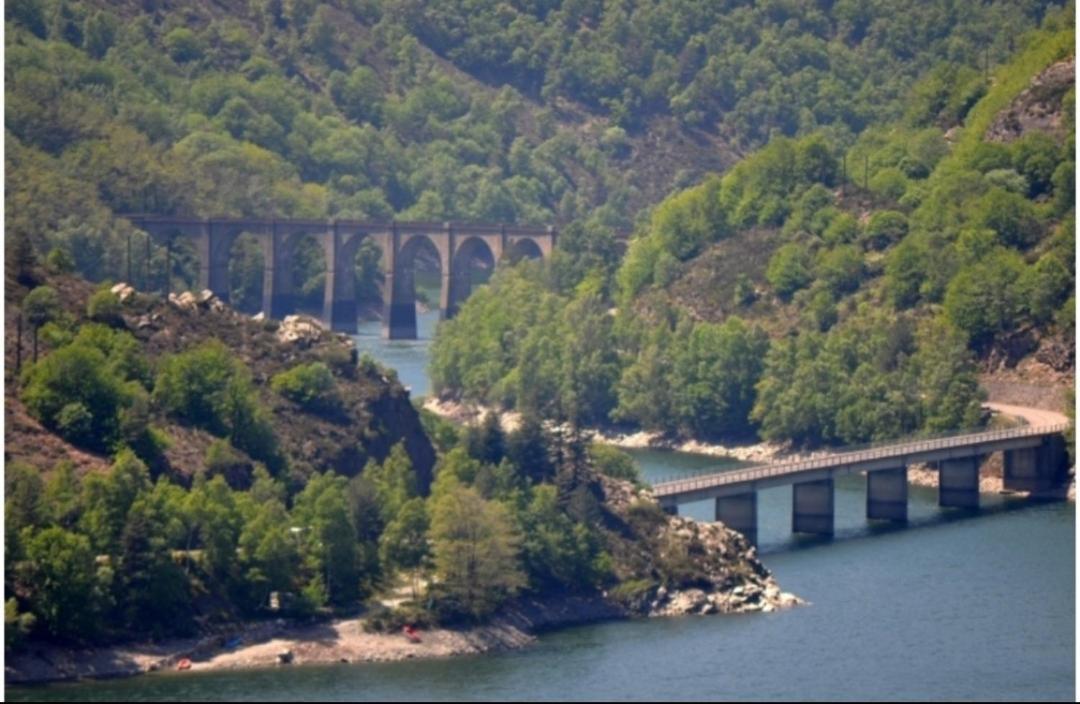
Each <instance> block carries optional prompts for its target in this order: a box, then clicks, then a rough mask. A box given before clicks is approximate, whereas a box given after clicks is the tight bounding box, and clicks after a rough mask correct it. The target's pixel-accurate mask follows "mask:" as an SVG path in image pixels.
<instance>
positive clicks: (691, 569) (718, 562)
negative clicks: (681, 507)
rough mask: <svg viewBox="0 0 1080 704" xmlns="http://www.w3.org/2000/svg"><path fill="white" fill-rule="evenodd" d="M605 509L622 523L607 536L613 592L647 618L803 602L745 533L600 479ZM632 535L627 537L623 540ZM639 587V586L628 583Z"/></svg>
mask: <svg viewBox="0 0 1080 704" xmlns="http://www.w3.org/2000/svg"><path fill="white" fill-rule="evenodd" d="M601 485H602V487H603V494H604V508H605V509H606V510H608V511H610V512H611V514H613V515H614V516H616V517H618V519H619V520H620V521H622V525H621V526H620V529H621V530H620V531H618V532H617V533H613V534H610V535H609V544H608V549H609V550H610V551H611V552H612V554H613V555H614V557H615V561H616V572H617V573H618V576H619V578H620V581H621V582H622V586H620V587H617V588H615V589H612V590H611V591H610V592H609V597H610V598H612V599H615V600H617V601H620V602H621V603H622V604H623V606H624V607H625V608H627V610H628V611H629V612H630V613H635V614H639V615H648V616H674V615H683V614H726V613H740V612H748V611H764V612H769V611H775V610H777V609H782V608H788V607H791V606H795V605H798V604H801V603H803V602H802V600H800V599H799V598H798V597H797V596H795V595H793V594H789V593H786V592H783V591H781V590H780V586H779V585H778V584H777V583H776V579H775V578H774V577H773V576H772V574H771V573H770V572H769V570H768V569H766V567H765V565H763V564H762V563H761V561H760V560H759V559H758V557H757V550H756V548H754V546H753V545H751V544H750V543H749V541H747V539H746V537H745V536H743V535H742V534H741V533H739V532H737V531H734V530H731V529H730V528H728V527H727V526H725V525H723V524H722V523H702V522H699V521H695V520H693V519H690V518H684V517H681V516H669V515H667V514H665V513H664V512H663V511H661V509H660V507H659V505H658V504H657V503H656V501H655V499H653V497H652V495H651V494H650V493H649V492H648V491H647V490H645V489H638V488H635V487H634V486H633V485H632V484H630V483H629V482H625V481H621V480H616V479H611V478H609V477H602V478H601ZM627 535H630V536H632V537H631V539H630V540H629V541H627V542H623V539H622V538H621V537H617V536H627ZM628 587H634V588H628Z"/></svg>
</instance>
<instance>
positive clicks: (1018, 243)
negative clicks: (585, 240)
mask: <svg viewBox="0 0 1080 704" xmlns="http://www.w3.org/2000/svg"><path fill="white" fill-rule="evenodd" d="M837 7H839V5H838V6H837ZM1070 12H1071V10H1069V11H1065V12H1061V13H1055V14H1053V15H1051V16H1048V17H1047V19H1046V20H1045V21H1044V23H1043V28H1042V29H1041V30H1039V31H1037V32H1032V33H1029V34H1026V35H1024V36H1021V37H1017V38H1016V39H1015V41H1016V52H1015V53H1014V54H1013V55H1012V57H1011V58H1010V59H1009V61H1008V62H1007V63H1005V64H1004V65H1001V66H998V67H995V68H993V69H992V70H990V71H989V72H988V73H984V72H983V71H982V70H980V68H981V67H978V66H974V65H964V64H962V63H957V62H942V63H938V64H936V65H934V66H933V67H931V69H930V70H929V71H927V72H926V74H925V75H923V76H922V77H921V78H920V79H919V81H918V82H916V83H915V84H914V85H913V86H912V87H911V90H910V92H909V93H908V94H907V98H906V99H905V101H904V105H905V107H904V113H903V115H902V116H900V117H899V118H898V119H896V120H893V121H887V122H882V123H877V124H873V125H870V126H868V127H867V128H866V129H864V130H863V131H862V132H861V133H860V134H858V135H857V136H855V137H850V138H849V137H843V136H840V135H838V134H837V133H836V132H835V131H833V130H828V129H819V130H813V131H810V132H808V133H806V134H800V135H798V136H796V137H795V138H793V139H789V138H786V137H783V136H774V137H773V138H772V139H771V140H770V141H769V142H768V144H767V145H766V146H764V147H763V148H762V149H760V150H758V151H756V152H754V153H753V154H751V155H750V156H748V157H747V158H746V159H744V160H742V161H741V162H740V163H739V164H738V165H736V166H735V167H734V168H733V169H732V170H731V171H730V172H728V173H727V174H725V175H723V176H719V175H716V176H710V177H708V178H706V179H705V180H704V181H703V182H702V183H701V184H700V185H698V186H695V187H693V188H691V189H686V190H683V191H680V192H676V193H675V194H673V195H672V196H670V197H669V198H667V199H666V200H665V201H663V202H662V203H660V204H659V205H658V206H656V207H655V208H654V209H652V211H651V214H650V219H649V221H648V223H647V224H645V225H643V226H642V227H641V228H639V234H638V236H637V237H636V238H635V239H634V240H633V242H632V243H631V246H630V250H629V252H628V254H627V255H626V257H625V259H624V260H623V261H622V262H621V264H618V265H617V269H616V265H615V264H614V263H612V262H610V261H603V260H598V261H596V262H595V263H594V264H593V265H592V266H591V267H588V268H585V269H579V270H578V272H577V275H576V276H567V275H566V272H565V271H563V270H561V269H560V268H559V267H558V266H556V267H549V268H547V269H540V268H535V269H532V270H523V269H519V270H517V271H515V272H507V273H505V274H503V275H501V276H496V279H495V281H494V284H493V286H492V287H491V289H490V290H489V291H486V292H482V293H480V294H478V295H477V296H476V297H475V298H474V299H473V300H470V301H469V302H468V303H467V304H466V305H465V306H464V307H463V309H462V311H461V314H460V316H459V318H458V319H456V320H454V321H451V322H450V323H448V324H446V325H445V326H443V327H441V328H440V330H439V334H438V339H437V341H436V345H435V350H434V353H433V366H432V372H433V376H434V380H435V384H436V387H437V389H439V390H440V391H441V392H442V393H444V394H449V395H454V396H461V397H464V398H466V399H471V400H477V401H482V402H486V403H492V404H496V405H502V406H508V407H516V408H521V409H526V410H535V411H539V412H542V413H545V414H548V415H551V416H555V417H560V418H566V419H569V420H571V421H573V422H576V423H579V424H587V425H590V424H609V423H612V422H622V423H626V424H629V425H631V426H637V427H643V428H647V429H652V430H661V431H665V432H669V433H675V434H681V435H690V436H696V437H710V436H711V437H733V436H735V437H739V436H742V437H753V436H754V435H758V436H761V437H763V438H766V439H772V440H795V441H797V442H800V443H807V444H818V443H855V442H863V441H871V440H880V439H886V438H890V437H897V436H901V435H907V434H911V433H918V432H923V433H934V432H942V431H950V430H956V429H962V428H969V427H974V426H977V425H978V424H979V423H980V422H981V417H980V415H981V414H980V412H979V402H980V399H981V392H980V390H979V387H978V383H977V377H976V372H977V371H978V368H979V365H980V364H982V365H987V364H989V363H990V361H991V360H997V361H998V362H1002V360H1004V362H1005V363H1008V362H1011V363H1015V361H1016V359H1017V358H1019V357H1023V356H1025V355H1028V354H1031V353H1033V352H1037V351H1039V350H1043V349H1044V348H1046V347H1048V346H1049V347H1052V348H1054V351H1053V352H1052V353H1050V354H1048V355H1047V356H1048V357H1050V358H1053V364H1054V365H1056V369H1057V370H1058V371H1060V372H1063V373H1066V374H1071V370H1072V367H1073V356H1074V352H1073V344H1072V334H1073V333H1072V331H1073V326H1074V319H1075V313H1074V300H1073V298H1072V291H1073V287H1074V269H1073V255H1074V251H1075V240H1074V228H1075V223H1074V202H1073V182H1074V174H1075V164H1074V163H1073V150H1074V132H1073V115H1074V106H1075V91H1074V88H1073V74H1074V72H1075V69H1074V62H1073V58H1072V47H1073V29H1072V16H1071V14H1070ZM568 244H569V246H571V247H572V246H574V243H573V242H571V243H568ZM584 259H585V257H579V258H578V261H583V260H584ZM507 301H513V308H514V310H518V311H521V310H524V311H527V314H525V315H524V316H520V317H517V318H510V317H508V316H506V315H504V314H501V313H500V312H499V311H500V308H501V307H502V306H504V305H505V304H506V302H507ZM613 304H615V305H617V311H616V312H615V314H614V315H612V312H613V311H612V310H611V307H612V305H613ZM508 341H509V344H508Z"/></svg>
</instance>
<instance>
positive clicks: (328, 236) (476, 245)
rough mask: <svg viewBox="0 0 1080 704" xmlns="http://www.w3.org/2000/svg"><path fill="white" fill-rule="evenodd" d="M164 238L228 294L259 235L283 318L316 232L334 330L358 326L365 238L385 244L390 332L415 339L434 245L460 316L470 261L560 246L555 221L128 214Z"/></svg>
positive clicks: (447, 307) (267, 294) (202, 278)
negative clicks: (236, 251) (420, 284)
mask: <svg viewBox="0 0 1080 704" xmlns="http://www.w3.org/2000/svg"><path fill="white" fill-rule="evenodd" d="M122 217H124V218H125V219H127V220H128V221H130V222H131V224H132V225H134V226H135V227H136V228H138V229H140V230H143V231H144V232H146V233H147V234H148V235H149V236H150V237H151V238H152V239H154V240H157V241H159V242H161V241H165V242H173V241H175V239H177V238H183V239H186V240H187V241H188V242H190V243H191V244H192V245H194V249H195V251H196V253H197V255H198V259H199V288H200V289H209V290H211V291H213V292H214V294H216V295H217V296H218V297H219V298H221V299H222V300H224V301H228V300H229V294H230V290H229V257H230V252H231V249H232V246H233V243H234V242H235V241H236V239H237V238H238V237H239V236H240V235H241V234H243V233H247V234H250V235H253V236H255V237H256V238H258V241H259V244H260V247H261V249H262V255H263V267H264V269H263V272H264V273H263V286H262V291H263V299H262V311H263V312H264V313H265V314H266V315H267V316H268V317H272V318H282V317H284V316H285V315H288V314H289V313H292V312H294V311H295V292H294V291H293V289H292V275H291V274H292V267H293V263H294V260H295V257H296V251H297V245H298V243H299V242H300V240H301V239H303V238H304V237H311V238H313V239H314V240H315V241H316V242H317V243H318V244H319V246H320V248H321V249H322V253H323V260H324V262H325V263H326V276H325V284H324V292H323V306H322V319H323V322H324V323H325V324H326V325H327V326H329V327H330V328H332V329H334V330H340V331H342V332H350V333H353V332H356V321H357V312H358V309H357V300H356V286H355V273H354V268H355V261H356V254H357V249H358V248H359V246H360V244H361V242H362V241H363V240H364V239H370V240H372V241H374V242H375V244H377V245H378V246H379V248H380V249H381V250H382V271H383V274H384V283H383V295H382V299H383V316H382V317H383V334H384V335H385V336H386V337H388V338H390V339H415V338H416V305H415V304H416V299H415V295H416V294H415V288H414V282H413V273H414V266H413V264H414V261H415V258H416V255H417V253H418V252H420V251H421V250H422V249H427V250H428V251H429V252H434V254H435V255H437V257H438V261H439V270H440V273H441V275H442V283H441V290H440V297H439V311H440V314H441V316H442V317H443V318H450V317H453V315H454V313H455V312H456V310H457V307H458V306H459V305H460V304H461V302H462V301H464V300H465V299H466V298H467V297H468V296H469V293H470V292H471V287H472V282H471V274H472V269H471V262H472V261H473V260H475V259H480V260H484V261H486V262H487V263H488V265H489V266H491V267H494V266H495V265H497V263H498V262H500V261H501V260H503V259H504V257H522V256H524V257H532V258H547V257H549V256H550V255H551V252H552V250H553V249H554V247H555V241H556V238H557V236H558V232H557V231H556V229H555V228H554V227H551V226H548V227H522V226H512V225H478V224H459V223H449V222H444V223H423V222H363V221H352V220H330V221H326V220H296V219H290V220H283V219H270V220H267V219H253V218H193V217H177V216H166V215H123V216H122Z"/></svg>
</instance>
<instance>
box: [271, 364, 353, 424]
mask: <svg viewBox="0 0 1080 704" xmlns="http://www.w3.org/2000/svg"><path fill="white" fill-rule="evenodd" d="M270 386H271V388H273V389H274V391H276V392H277V393H279V394H281V395H282V396H284V397H285V398H287V399H289V400H290V401H293V402H294V403H297V404H299V405H300V407H301V408H303V409H305V410H308V411H311V412H313V413H319V414H327V415H332V414H336V413H339V412H340V411H341V398H340V397H339V396H338V393H337V385H336V383H335V382H334V375H333V374H332V373H331V372H330V368H329V367H327V366H326V365H325V364H324V363H322V362H311V363H310V364H301V365H299V366H296V367H293V368H292V369H290V370H289V371H287V372H281V373H279V374H275V375H274V378H273V379H271V380H270Z"/></svg>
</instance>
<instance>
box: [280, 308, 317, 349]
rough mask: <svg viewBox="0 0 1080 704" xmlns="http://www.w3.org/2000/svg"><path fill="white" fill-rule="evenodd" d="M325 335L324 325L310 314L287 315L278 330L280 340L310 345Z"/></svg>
mask: <svg viewBox="0 0 1080 704" xmlns="http://www.w3.org/2000/svg"><path fill="white" fill-rule="evenodd" d="M322 335H323V326H322V323H320V322H319V321H318V320H316V319H315V318H312V317H311V316H309V315H287V316H285V320H282V321H281V327H279V328H278V330H277V339H278V342H282V343H285V344H287V345H299V346H300V347H310V346H311V345H312V344H313V343H315V342H318V341H319V339H320V338H321V337H322Z"/></svg>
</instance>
